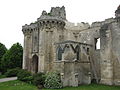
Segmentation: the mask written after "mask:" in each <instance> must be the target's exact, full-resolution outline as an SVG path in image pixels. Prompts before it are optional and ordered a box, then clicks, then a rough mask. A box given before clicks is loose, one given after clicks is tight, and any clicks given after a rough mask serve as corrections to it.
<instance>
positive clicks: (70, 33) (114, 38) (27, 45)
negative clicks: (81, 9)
mask: <svg viewBox="0 0 120 90" xmlns="http://www.w3.org/2000/svg"><path fill="white" fill-rule="evenodd" d="M22 31H23V34H24V51H23V69H27V70H28V71H30V72H32V73H38V72H45V73H47V72H53V71H57V72H59V73H60V75H61V80H62V82H63V86H78V85H80V84H90V83H92V82H96V83H100V84H106V85H120V6H119V7H118V8H117V10H116V11H115V18H109V19H106V20H105V21H102V22H93V23H92V24H91V25H89V24H88V23H84V22H81V23H78V24H77V25H76V26H75V25H74V24H73V23H71V22H69V21H68V20H67V19H66V12H65V7H64V6H62V7H52V8H51V11H50V12H49V13H47V12H46V11H43V12H42V15H41V16H40V17H39V18H38V19H37V21H36V22H34V23H31V24H30V25H27V24H26V25H24V26H23V27H22ZM98 39H100V49H98V48H97V46H96V44H97V41H98Z"/></svg>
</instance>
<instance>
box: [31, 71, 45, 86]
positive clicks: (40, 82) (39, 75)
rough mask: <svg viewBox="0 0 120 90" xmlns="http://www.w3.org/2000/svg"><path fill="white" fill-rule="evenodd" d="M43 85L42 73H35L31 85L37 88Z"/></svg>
mask: <svg viewBox="0 0 120 90" xmlns="http://www.w3.org/2000/svg"><path fill="white" fill-rule="evenodd" d="M44 83H45V74H44V73H41V72H40V73H37V74H34V75H33V84H34V85H36V86H38V85H42V86H44Z"/></svg>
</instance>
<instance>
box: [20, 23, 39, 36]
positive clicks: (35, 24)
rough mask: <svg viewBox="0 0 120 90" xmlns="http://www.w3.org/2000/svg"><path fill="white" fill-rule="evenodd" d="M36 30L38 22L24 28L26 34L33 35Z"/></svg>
mask: <svg viewBox="0 0 120 90" xmlns="http://www.w3.org/2000/svg"><path fill="white" fill-rule="evenodd" d="M36 29H37V22H35V23H31V24H30V25H27V24H25V25H24V26H22V31H23V33H24V34H26V33H31V32H32V30H36Z"/></svg>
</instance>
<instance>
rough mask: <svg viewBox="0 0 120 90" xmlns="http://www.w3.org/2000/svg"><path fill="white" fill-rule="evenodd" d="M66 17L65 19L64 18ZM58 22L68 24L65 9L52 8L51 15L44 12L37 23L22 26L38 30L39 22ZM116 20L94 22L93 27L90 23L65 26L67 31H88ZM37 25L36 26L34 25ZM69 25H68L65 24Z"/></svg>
mask: <svg viewBox="0 0 120 90" xmlns="http://www.w3.org/2000/svg"><path fill="white" fill-rule="evenodd" d="M58 12H61V13H62V14H64V15H63V16H61V14H59V13H58ZM63 17H64V18H63ZM52 20H53V21H58V22H68V21H67V20H66V12H65V7H64V6H62V7H51V10H50V12H49V13H47V12H46V11H43V12H42V15H41V16H40V17H39V18H38V19H37V21H36V22H35V23H32V24H30V25H27V24H26V25H24V26H22V29H34V28H37V27H38V25H37V24H39V23H38V22H40V21H45V22H47V21H50V22H51V21H52ZM113 21H114V18H108V19H105V20H104V21H96V22H93V23H92V24H91V25H90V24H89V23H84V22H81V23H78V24H77V25H75V24H74V23H70V25H65V28H66V29H70V30H86V29H90V28H94V27H101V26H102V25H104V24H106V23H110V22H113ZM34 24H35V25H34ZM65 24H67V23H65Z"/></svg>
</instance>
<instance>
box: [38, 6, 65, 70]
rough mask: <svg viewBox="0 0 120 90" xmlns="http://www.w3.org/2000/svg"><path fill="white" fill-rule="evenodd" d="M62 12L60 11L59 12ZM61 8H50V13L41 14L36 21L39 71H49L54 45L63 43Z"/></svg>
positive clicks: (63, 21)
mask: <svg viewBox="0 0 120 90" xmlns="http://www.w3.org/2000/svg"><path fill="white" fill-rule="evenodd" d="M61 10H62V11H61ZM61 12H62V13H64V11H63V8H62V9H61V8H60V7H57V8H52V10H51V12H50V13H47V12H46V11H43V12H42V15H41V16H40V18H38V19H37V22H38V27H39V61H40V63H39V66H40V67H39V71H43V72H46V71H51V70H52V67H53V61H54V59H55V58H54V57H55V56H54V55H55V54H54V53H55V52H54V51H55V50H54V44H55V43H57V42H60V41H64V26H65V16H64V18H63V15H65V14H61Z"/></svg>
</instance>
